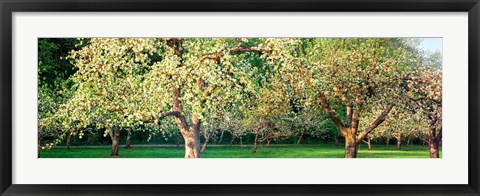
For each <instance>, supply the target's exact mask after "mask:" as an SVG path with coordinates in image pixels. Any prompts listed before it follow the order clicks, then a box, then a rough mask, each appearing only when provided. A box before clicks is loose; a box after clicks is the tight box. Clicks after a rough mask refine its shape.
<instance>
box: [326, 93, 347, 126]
mask: <svg viewBox="0 0 480 196" xmlns="http://www.w3.org/2000/svg"><path fill="white" fill-rule="evenodd" d="M319 101H320V105H321V106H322V107H323V109H324V110H325V112H326V113H327V115H328V117H330V120H332V121H333V123H334V124H335V126H337V128H338V129H339V130H340V132H342V133H343V134H346V132H345V125H343V123H342V122H341V121H340V119H338V117H337V115H336V114H335V112H334V111H332V109H330V105H329V104H328V102H327V98H326V97H325V95H323V94H322V93H320V97H319Z"/></svg>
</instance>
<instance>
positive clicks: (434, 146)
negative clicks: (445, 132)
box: [428, 124, 441, 158]
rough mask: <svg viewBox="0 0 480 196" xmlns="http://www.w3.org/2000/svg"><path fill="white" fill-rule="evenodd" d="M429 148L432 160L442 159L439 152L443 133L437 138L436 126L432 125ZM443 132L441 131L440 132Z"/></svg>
mask: <svg viewBox="0 0 480 196" xmlns="http://www.w3.org/2000/svg"><path fill="white" fill-rule="evenodd" d="M430 127H431V128H430V131H429V139H428V147H429V148H430V158H440V151H439V150H438V143H440V140H441V132H440V133H439V135H438V136H437V133H436V131H437V130H436V128H435V124H433V125H430ZM432 127H433V128H432ZM440 131H441V130H440Z"/></svg>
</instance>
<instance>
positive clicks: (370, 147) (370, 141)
mask: <svg viewBox="0 0 480 196" xmlns="http://www.w3.org/2000/svg"><path fill="white" fill-rule="evenodd" d="M367 146H368V150H369V151H370V150H372V138H371V137H370V136H367Z"/></svg>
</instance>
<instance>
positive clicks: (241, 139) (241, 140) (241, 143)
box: [240, 136, 243, 147]
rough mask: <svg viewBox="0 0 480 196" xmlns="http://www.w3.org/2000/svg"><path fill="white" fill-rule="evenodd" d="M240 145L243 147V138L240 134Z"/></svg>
mask: <svg viewBox="0 0 480 196" xmlns="http://www.w3.org/2000/svg"><path fill="white" fill-rule="evenodd" d="M240 147H243V138H242V136H240Z"/></svg>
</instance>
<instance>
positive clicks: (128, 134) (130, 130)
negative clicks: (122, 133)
mask: <svg viewBox="0 0 480 196" xmlns="http://www.w3.org/2000/svg"><path fill="white" fill-rule="evenodd" d="M127 131H128V133H127V141H126V142H125V148H131V146H130V139H131V138H132V128H128V130H127Z"/></svg>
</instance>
